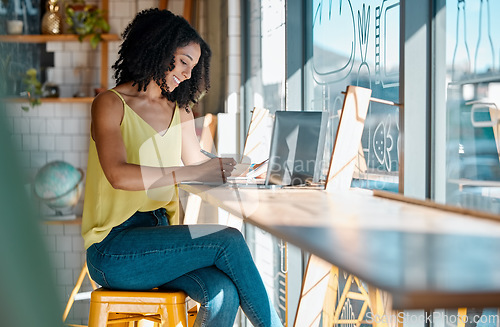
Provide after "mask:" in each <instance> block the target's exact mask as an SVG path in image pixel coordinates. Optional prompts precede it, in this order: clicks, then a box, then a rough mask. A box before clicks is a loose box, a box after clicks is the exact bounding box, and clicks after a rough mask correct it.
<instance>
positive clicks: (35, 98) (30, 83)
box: [21, 68, 42, 111]
mask: <svg viewBox="0 0 500 327" xmlns="http://www.w3.org/2000/svg"><path fill="white" fill-rule="evenodd" d="M36 74H37V71H36V69H34V68H30V69H28V70H27V71H26V74H25V75H24V78H23V84H24V86H25V91H24V92H21V94H22V95H26V96H27V97H28V102H29V106H30V107H31V108H34V107H35V106H38V105H41V104H42V101H41V100H40V97H41V96H42V83H40V81H39V80H38V78H37V77H36ZM21 108H22V109H23V110H24V111H28V110H29V109H30V108H29V107H27V106H22V107H21Z"/></svg>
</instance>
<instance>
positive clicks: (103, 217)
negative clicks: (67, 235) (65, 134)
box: [82, 89, 182, 249]
mask: <svg viewBox="0 0 500 327" xmlns="http://www.w3.org/2000/svg"><path fill="white" fill-rule="evenodd" d="M111 91H112V92H114V93H115V94H117V95H118V96H119V97H120V99H121V100H122V102H123V111H124V112H123V120H122V123H121V126H120V129H121V132H122V137H123V143H124V144H125V148H126V151H127V162H128V163H131V164H137V165H142V166H150V167H151V166H152V167H172V166H180V165H181V146H182V144H181V143H182V134H181V124H180V116H179V107H178V106H176V108H175V110H174V115H173V117H172V122H171V123H170V126H169V128H168V130H167V132H166V133H165V134H163V135H161V134H159V133H158V132H156V130H155V129H154V128H153V127H151V125H149V124H148V123H146V122H145V121H144V120H143V119H142V118H141V117H140V116H139V115H137V114H136V113H135V111H133V110H132V109H131V108H130V107H129V106H128V105H127V103H126V102H125V100H124V99H123V97H122V96H121V95H120V94H119V93H118V92H116V91H115V90H113V89H112V90H111ZM178 195H179V194H178V189H177V186H166V187H162V188H157V189H154V190H148V191H125V190H117V189H114V188H113V187H112V186H111V184H110V183H109V182H108V180H107V178H106V176H105V175H104V172H103V170H102V167H101V165H100V163H99V158H98V156H97V149H96V144H95V142H94V140H93V139H92V136H91V137H90V144H89V157H88V164H87V176H86V184H85V198H84V205H83V218H82V236H83V239H84V241H85V249H87V248H88V247H89V246H91V245H92V244H94V243H98V242H100V241H102V240H103V239H104V238H105V237H106V236H107V235H108V233H109V232H110V231H111V229H112V228H113V227H115V226H118V225H120V224H121V223H123V222H124V221H125V220H127V219H128V218H129V217H131V216H132V215H133V214H134V213H135V212H136V211H151V210H155V209H158V208H161V207H163V208H165V209H166V210H167V214H168V216H169V223H170V224H171V225H175V224H178V223H179V197H178Z"/></svg>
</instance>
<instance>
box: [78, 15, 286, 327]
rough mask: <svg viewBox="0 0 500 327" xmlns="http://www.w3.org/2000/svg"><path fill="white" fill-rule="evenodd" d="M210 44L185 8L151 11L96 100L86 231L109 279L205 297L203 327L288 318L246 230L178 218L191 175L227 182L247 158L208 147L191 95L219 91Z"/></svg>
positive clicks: (98, 273)
mask: <svg viewBox="0 0 500 327" xmlns="http://www.w3.org/2000/svg"><path fill="white" fill-rule="evenodd" d="M210 56H211V52H210V49H209V47H208V45H207V44H206V43H205V42H204V41H203V39H202V38H201V37H200V36H199V35H198V33H197V32H196V31H195V30H194V29H193V28H192V27H191V26H190V25H189V23H188V22H187V21H186V20H184V19H183V18H182V17H179V16H176V15H174V14H172V13H171V12H169V11H166V10H158V9H149V10H145V11H143V12H140V13H139V14H138V15H137V16H136V17H135V18H134V20H133V21H132V22H131V23H130V25H129V26H128V27H127V28H126V29H125V31H124V33H123V43H122V45H121V48H120V51H119V58H118V60H117V61H116V63H115V64H114V65H113V68H114V69H115V79H116V81H117V86H116V87H115V88H114V89H111V90H108V91H106V92H104V93H101V94H99V95H98V96H97V97H96V98H95V100H94V102H93V103H92V123H91V139H90V147H89V162H88V167H87V181H86V191H85V203H84V211H83V222H82V235H83V237H84V240H85V247H86V249H87V263H88V267H89V271H90V274H91V276H92V278H93V279H94V280H95V281H96V282H97V283H99V284H100V285H102V286H103V287H106V288H111V289H123V290H147V289H152V288H155V287H159V288H165V289H182V290H184V291H185V292H186V293H187V294H188V295H189V296H190V297H191V298H193V299H194V300H196V301H198V302H199V303H200V304H201V308H200V310H199V313H198V315H197V318H196V322H195V326H215V327H223V326H232V325H233V322H234V319H235V316H236V313H237V309H238V307H239V306H241V308H242V309H243V311H244V312H245V314H246V315H247V317H248V318H249V319H250V321H251V322H252V323H253V324H254V325H255V326H282V325H281V322H280V321H279V318H278V316H277V314H276V311H275V310H274V309H273V307H272V305H271V303H270V301H269V298H268V296H267V294H266V290H265V288H264V285H263V283H262V280H261V278H260V276H259V273H258V271H257V269H256V267H255V264H254V263H253V261H252V257H251V255H250V252H249V250H248V247H247V245H246V243H245V241H244V239H243V236H242V235H241V233H240V232H239V231H238V230H235V229H232V228H227V227H224V226H218V225H194V226H189V227H188V226H185V225H176V224H177V223H178V193H177V187H176V186H175V184H177V183H179V182H182V181H186V180H198V181H211V182H220V183H223V182H224V180H225V178H226V177H227V176H229V175H230V174H231V171H232V170H233V166H234V164H235V161H234V160H233V159H230V158H224V159H219V158H215V159H210V160H208V159H207V157H205V156H204V155H203V154H202V153H201V152H200V145H199V143H198V140H197V138H196V134H195V129H194V122H193V113H192V111H191V109H190V106H191V105H192V104H194V103H196V101H197V99H198V98H199V96H200V95H201V94H202V93H203V92H205V91H207V90H208V88H209V81H208V73H209V60H210Z"/></svg>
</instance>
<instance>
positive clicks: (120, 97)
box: [109, 89, 126, 105]
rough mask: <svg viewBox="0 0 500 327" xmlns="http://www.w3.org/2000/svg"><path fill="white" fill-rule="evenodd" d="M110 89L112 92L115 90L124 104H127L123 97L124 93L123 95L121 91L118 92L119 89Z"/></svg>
mask: <svg viewBox="0 0 500 327" xmlns="http://www.w3.org/2000/svg"><path fill="white" fill-rule="evenodd" d="M109 90H110V91H111V92H113V93H114V94H116V95H117V96H118V97H119V98H120V99H121V100H122V102H123V104H124V105H126V103H125V99H124V98H123V97H122V95H121V94H120V93H118V91H117V90H115V89H109Z"/></svg>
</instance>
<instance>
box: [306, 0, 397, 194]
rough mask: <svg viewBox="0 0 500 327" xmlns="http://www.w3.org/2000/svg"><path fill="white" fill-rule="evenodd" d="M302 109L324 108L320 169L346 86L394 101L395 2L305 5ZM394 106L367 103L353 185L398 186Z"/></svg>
mask: <svg viewBox="0 0 500 327" xmlns="http://www.w3.org/2000/svg"><path fill="white" fill-rule="evenodd" d="M308 8H309V10H310V12H309V15H308V16H309V17H308V19H309V20H310V22H309V23H308V28H309V31H308V33H307V36H306V37H307V42H308V49H307V58H306V60H307V62H306V68H307V69H306V76H305V85H306V87H305V90H306V95H305V97H306V110H322V111H328V112H329V129H328V136H327V142H326V148H325V160H324V161H325V165H324V166H325V168H326V167H327V163H328V162H329V156H330V154H331V150H332V148H333V142H334V140H335V133H336V128H337V125H338V119H339V113H340V110H341V109H342V101H343V95H342V94H341V92H342V91H345V89H346V86H347V85H357V86H362V87H366V88H370V89H372V92H373V94H372V96H373V97H376V98H379V99H384V100H389V101H393V102H396V103H397V102H399V101H398V100H399V29H400V27H399V1H398V0H380V1H378V2H374V1H357V0H347V1H346V0H328V1H326V0H312V1H310V2H309V6H308ZM398 139H399V110H398V108H397V107H394V106H388V105H384V104H380V103H371V104H370V108H369V110H368V116H367V119H366V122H365V130H364V133H363V138H362V141H361V145H360V150H359V156H358V160H357V161H358V162H357V169H356V172H355V176H354V177H355V179H354V182H353V184H355V185H356V186H361V187H366V188H378V189H381V188H382V189H389V190H393V191H397V189H398V180H399V178H398V171H399V169H398V168H399V167H398V165H399V160H398V157H399V147H398Z"/></svg>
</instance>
